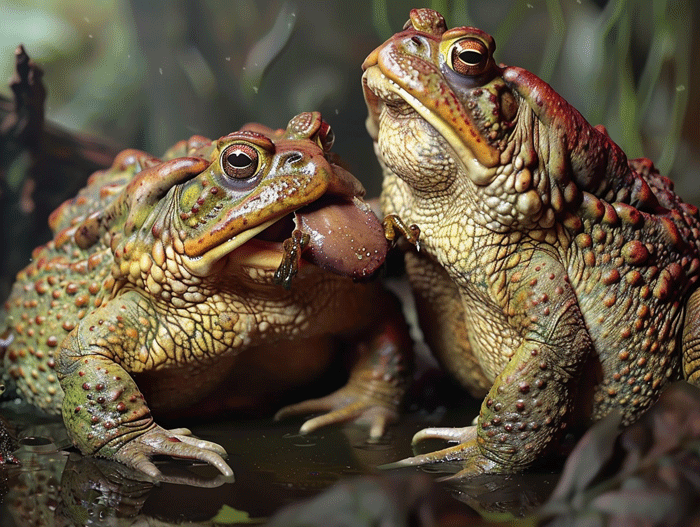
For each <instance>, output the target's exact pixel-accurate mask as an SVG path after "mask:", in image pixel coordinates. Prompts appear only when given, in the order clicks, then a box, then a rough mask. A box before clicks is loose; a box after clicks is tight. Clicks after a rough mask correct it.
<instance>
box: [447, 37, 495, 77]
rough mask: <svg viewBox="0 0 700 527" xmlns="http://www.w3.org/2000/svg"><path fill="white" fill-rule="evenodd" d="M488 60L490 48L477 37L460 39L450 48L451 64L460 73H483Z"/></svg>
mask: <svg viewBox="0 0 700 527" xmlns="http://www.w3.org/2000/svg"><path fill="white" fill-rule="evenodd" d="M488 61H489V52H488V48H487V47H486V45H485V44H484V43H483V42H482V41H481V40H478V39H475V38H465V39H462V40H458V41H457V42H455V43H454V44H452V48H451V49H450V60H449V66H450V68H452V69H453V70H454V71H456V72H457V73H459V74H460V75H469V76H470V77H474V76H476V75H481V74H482V73H484V72H485V71H486V66H487V64H488Z"/></svg>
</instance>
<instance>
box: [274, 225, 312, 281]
mask: <svg viewBox="0 0 700 527" xmlns="http://www.w3.org/2000/svg"><path fill="white" fill-rule="evenodd" d="M310 239H311V238H310V236H309V235H308V234H305V233H303V232H302V231H300V230H299V229H294V230H293V231H292V236H291V237H290V238H287V239H286V240H284V244H283V247H284V256H283V257H282V263H280V266H279V267H278V268H277V270H276V271H275V283H276V284H279V285H281V286H282V287H284V288H285V289H289V288H290V287H292V279H293V278H294V277H295V276H296V274H297V272H298V270H299V262H300V261H301V253H302V252H303V250H304V249H305V248H306V246H307V245H309V240H310Z"/></svg>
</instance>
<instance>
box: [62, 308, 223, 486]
mask: <svg viewBox="0 0 700 527" xmlns="http://www.w3.org/2000/svg"><path fill="white" fill-rule="evenodd" d="M115 312H118V314H116V315H115V314H114V313H115ZM148 315H151V313H148V312H147V311H145V310H144V306H143V305H139V303H137V302H129V301H128V300H127V299H125V298H123V297H118V298H117V299H114V300H112V301H111V302H109V303H108V304H106V305H105V306H103V307H102V308H100V309H98V310H96V311H94V312H93V313H91V314H90V315H89V316H87V317H86V318H85V319H83V320H82V321H81V323H80V324H79V325H78V327H77V328H76V329H75V330H73V332H71V333H70V335H68V337H66V339H65V340H64V341H63V343H62V345H61V349H60V351H59V354H58V357H57V358H58V360H57V361H56V371H57V373H58V377H59V380H60V383H61V387H62V388H63V391H64V392H65V397H64V400H63V420H64V423H65V425H66V428H67V431H68V434H69V436H70V437H71V439H72V441H73V443H74V444H75V446H77V447H78V448H79V449H80V451H81V452H82V453H83V454H89V455H96V456H101V457H105V458H108V459H114V460H116V461H119V462H121V463H124V464H125V465H128V466H131V467H133V468H135V469H137V470H140V471H142V472H144V473H146V474H148V475H150V476H152V477H155V478H159V477H160V476H161V474H160V471H159V470H158V469H157V468H156V466H155V465H154V464H153V463H152V462H151V461H150V457H151V456H154V455H168V456H172V457H179V458H188V459H198V460H201V461H205V462H207V463H209V464H211V465H214V466H215V467H216V468H217V469H219V471H220V472H221V473H222V474H224V475H225V476H231V475H232V474H233V471H232V470H231V468H230V467H229V466H228V465H227V464H226V462H225V461H224V460H223V458H222V456H225V455H226V451H225V450H224V449H223V448H222V447H221V446H219V445H217V444H215V443H211V442H209V441H203V440H200V439H197V438H195V437H193V436H192V435H191V434H190V432H189V430H187V429H176V430H165V429H163V428H161V427H160V426H158V425H157V424H156V423H155V422H154V420H153V417H152V416H151V411H150V409H149V407H148V405H147V404H146V401H145V400H144V397H143V395H142V393H141V392H140V390H139V389H138V387H137V386H136V383H135V382H134V380H133V379H132V378H131V376H130V374H129V372H128V371H127V370H129V371H134V370H135V369H137V368H135V364H140V367H142V368H147V367H148V366H149V364H148V363H146V362H144V361H141V362H139V359H138V356H139V354H140V353H143V355H144V357H148V356H149V350H148V346H151V345H153V337H152V335H150V338H149V336H147V335H146V334H147V333H154V330H151V329H150V325H149V324H146V323H145V322H144V321H147V320H148V318H147V317H148ZM149 340H150V342H149ZM150 366H153V365H150Z"/></svg>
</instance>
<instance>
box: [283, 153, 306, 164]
mask: <svg viewBox="0 0 700 527" xmlns="http://www.w3.org/2000/svg"><path fill="white" fill-rule="evenodd" d="M302 157H303V156H302V155H301V154H300V153H298V152H295V153H293V154H289V156H287V159H286V160H285V163H287V164H288V165H292V164H294V163H296V162H297V161H301V158H302Z"/></svg>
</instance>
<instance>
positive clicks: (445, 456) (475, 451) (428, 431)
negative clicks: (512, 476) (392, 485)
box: [379, 426, 498, 479]
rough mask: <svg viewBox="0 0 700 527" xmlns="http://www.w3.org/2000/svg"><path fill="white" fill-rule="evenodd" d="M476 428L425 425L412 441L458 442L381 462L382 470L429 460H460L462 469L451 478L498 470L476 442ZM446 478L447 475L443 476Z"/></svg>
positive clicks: (419, 464)
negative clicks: (417, 454) (440, 440)
mask: <svg viewBox="0 0 700 527" xmlns="http://www.w3.org/2000/svg"><path fill="white" fill-rule="evenodd" d="M476 432H477V427H476V426H468V427H465V428H425V429H424V430H421V431H420V432H418V433H417V434H416V435H414V436H413V441H412V444H414V445H415V444H416V443H418V442H419V441H423V440H424V439H444V440H446V441H450V442H455V441H456V442H459V444H458V445H455V446H452V447H449V448H443V449H442V450H436V451H435V452H429V453H427V454H421V455H419V456H413V457H409V458H406V459H402V460H400V461H395V462H394V463H387V464H386V465H381V466H380V467H379V468H381V469H394V468H403V467H415V466H421V465H428V464H431V463H445V462H454V461H460V462H462V466H463V469H462V470H461V471H460V472H458V473H457V474H455V475H454V476H452V477H454V478H470V477H474V476H478V475H479V474H484V473H490V472H498V464H497V463H496V462H494V461H493V460H491V459H489V458H487V457H486V456H485V455H484V454H483V453H482V452H481V449H480V448H479V444H478V443H477V434H476ZM445 479H448V478H445Z"/></svg>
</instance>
